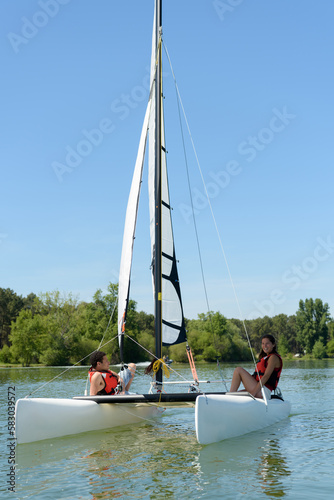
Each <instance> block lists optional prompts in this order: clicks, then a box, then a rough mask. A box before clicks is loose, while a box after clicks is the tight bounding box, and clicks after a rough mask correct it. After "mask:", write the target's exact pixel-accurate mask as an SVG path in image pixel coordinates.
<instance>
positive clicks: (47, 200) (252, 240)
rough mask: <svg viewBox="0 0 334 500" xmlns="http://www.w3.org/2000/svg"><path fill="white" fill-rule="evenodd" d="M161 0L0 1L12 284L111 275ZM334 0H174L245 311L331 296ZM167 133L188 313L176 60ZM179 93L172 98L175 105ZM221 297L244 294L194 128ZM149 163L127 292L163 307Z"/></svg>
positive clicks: (195, 267)
mask: <svg viewBox="0 0 334 500" xmlns="http://www.w3.org/2000/svg"><path fill="white" fill-rule="evenodd" d="M153 5H154V2H153V0H122V1H116V0H99V1H96V0H11V1H9V0H6V1H2V2H1V3H0V40H1V42H0V51H1V62H2V71H1V75H2V76H1V93H0V99H1V121H0V123H1V134H0V138H1V139H0V141H1V151H0V161H1V170H0V172H1V182H0V287H2V288H11V289H12V290H14V291H15V292H16V293H18V294H20V295H23V296H26V295H28V294H29V293H31V292H34V293H36V294H39V293H40V292H46V291H53V290H59V291H61V292H72V293H73V294H75V295H77V296H78V299H79V300H86V301H90V300H91V299H92V296H93V294H94V292H95V291H96V290H97V289H98V288H101V289H102V290H103V291H106V288H107V285H108V283H109V282H110V281H112V282H117V279H118V277H117V276H118V269H119V262H120V252H121V244H122V233H123V224H124V218H125V209H126V203H127V196H128V193H129V189H130V183H131V177H132V170H133V166H134V162H135V158H136V153H137V147H138V142H139V136H140V131H141V125H142V121H143V118H144V113H145V107H146V102H147V98H148V87H147V81H148V66H149V62H150V50H151V29H152V20H153ZM333 18H334V3H333V2H332V0H322V1H321V2H319V3H316V2H314V1H311V0H294V1H293V2H292V1H291V2H287V1H285V2H268V1H267V0H256V1H246V0H225V1H214V0H168V1H167V0H165V1H164V2H163V24H164V42H165V44H166V47H167V49H168V51H169V54H170V56H171V60H172V63H173V67H174V71H175V74H176V79H177V82H178V86H179V89H180V93H181V97H182V99H183V104H184V107H185V110H186V113H187V117H188V121H189V125H190V128H191V132H192V136H193V140H194V143H195V146H196V149H197V153H198V157H199V161H200V164H201V168H202V171H203V177H204V181H205V183H206V187H207V190H208V193H209V196H210V200H211V203H212V209H213V211H214V214H215V217H216V221H217V226H218V230H219V233H220V236H221V238H222V241H223V245H224V249H225V252H226V256H227V260H228V263H229V267H230V272H231V275H232V278H233V281H234V285H235V288H236V292H237V295H238V297H239V301H240V306H241V311H242V316H243V317H245V318H251V317H258V316H263V315H265V314H268V315H269V316H273V315H276V314H279V313H285V314H294V313H295V312H296V311H297V309H298V303H299V300H300V299H305V298H310V297H312V298H321V299H322V300H323V301H324V302H328V303H329V306H330V309H331V313H332V315H333V313H334V292H333V276H334V230H333V220H334V209H333V196H332V193H333V184H334V183H333V181H334V174H333V114H334V113H333V112H334V109H333V88H334V81H333V80H334V78H333V73H334V67H333V47H334V30H333V26H332V24H333ZM164 73H165V87H164V90H165V92H164V93H165V106H166V122H167V123H166V136H167V138H166V141H167V149H168V165H169V168H170V174H169V175H170V190H171V204H172V205H173V207H174V210H173V223H174V233H175V239H176V243H175V244H176V253H177V257H178V259H179V261H180V262H179V275H180V280H181V291H182V295H183V301H184V311H185V316H186V317H188V318H195V317H197V314H198V313H201V312H206V303H205V300H204V292H203V288H202V284H201V275H200V272H199V259H198V254H197V251H196V243H195V240H194V236H193V225H192V222H191V217H190V215H189V210H190V208H189V207H190V202H189V195H188V187H187V184H186V173H185V166H184V159H183V150H182V146H181V140H180V136H179V132H178V130H179V125H178V117H177V109H176V103H175V90H174V88H173V80H172V76H171V71H170V69H169V67H168V65H167V61H165V63H164ZM169 110H170V111H169ZM186 147H187V152H188V163H189V169H190V177H191V181H192V186H191V190H192V193H193V196H194V207H195V210H196V218H197V224H198V232H199V238H200V245H201V252H202V259H203V266H204V272H205V279H206V286H207V290H208V296H209V305H210V308H211V310H214V311H217V310H219V311H221V312H222V313H223V314H224V315H225V316H227V317H228V318H231V317H239V312H238V308H237V306H236V302H235V298H234V295H233V291H232V289H231V285H230V282H229V277H228V273H227V269H226V266H225V263H224V260H223V258H222V254H221V251H220V246H219V242H218V239H217V235H216V233H215V229H214V226H213V223H212V220H211V218H210V210H209V208H208V204H207V201H205V198H204V196H203V193H204V187H203V184H202V182H201V179H200V176H199V173H198V169H197V165H196V162H195V160H194V157H193V155H192V153H191V148H190V146H189V140H188V139H187V146H186ZM146 174H147V170H145V173H144V176H145V180H144V183H143V189H142V197H143V199H142V200H141V205H140V214H139V221H138V231H137V238H136V242H135V260H134V267H133V286H132V289H131V297H132V298H133V299H134V300H136V301H137V303H138V310H144V311H146V312H152V310H153V306H152V292H151V278H150V270H149V266H150V250H149V244H148V238H149V229H148V205H147V200H146V198H145V196H146V194H147V187H146V184H147V181H146Z"/></svg>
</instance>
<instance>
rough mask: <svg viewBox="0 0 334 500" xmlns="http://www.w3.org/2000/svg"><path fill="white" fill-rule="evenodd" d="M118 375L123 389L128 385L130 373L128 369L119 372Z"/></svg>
mask: <svg viewBox="0 0 334 500" xmlns="http://www.w3.org/2000/svg"><path fill="white" fill-rule="evenodd" d="M118 375H119V376H120V377H121V379H122V380H123V384H124V388H125V387H126V386H127V385H128V383H129V382H130V380H131V377H132V372H131V370H130V368H124V369H123V370H121V371H120V372H119V374H118Z"/></svg>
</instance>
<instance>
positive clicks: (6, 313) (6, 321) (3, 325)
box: [0, 288, 24, 348]
mask: <svg viewBox="0 0 334 500" xmlns="http://www.w3.org/2000/svg"><path fill="white" fill-rule="evenodd" d="M23 307H24V300H23V299H22V297H21V296H20V295H17V294H16V293H15V292H13V290H11V289H10V288H0V348H2V347H3V346H4V345H6V344H8V342H9V335H10V331H11V323H12V321H14V320H15V319H16V318H17V316H18V315H19V313H20V311H21V309H22V308H23Z"/></svg>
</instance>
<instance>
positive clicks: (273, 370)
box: [230, 335, 283, 399]
mask: <svg viewBox="0 0 334 500" xmlns="http://www.w3.org/2000/svg"><path fill="white" fill-rule="evenodd" d="M261 340H262V350H261V352H260V356H259V361H258V362H257V364H256V371H255V372H254V373H253V375H251V374H250V373H248V371H246V370H245V369H244V368H241V367H240V366H238V367H237V368H236V369H235V370H234V373H233V377H232V383H231V389H230V392H236V391H237V390H238V389H239V386H240V384H241V383H242V384H243V386H244V388H245V390H246V391H248V392H249V393H250V394H252V396H254V397H256V398H262V392H261V385H262V386H263V390H264V392H265V395H266V398H268V399H270V394H271V391H273V390H275V389H276V387H277V384H278V381H279V378H280V375H281V371H282V367H283V361H282V358H281V356H280V355H279V354H278V352H277V351H276V341H275V339H274V337H273V336H272V335H264V336H263V337H262V339H261ZM260 380H261V382H260Z"/></svg>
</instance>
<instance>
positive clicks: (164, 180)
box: [148, 15, 186, 345]
mask: <svg viewBox="0 0 334 500" xmlns="http://www.w3.org/2000/svg"><path fill="white" fill-rule="evenodd" d="M154 20H155V15H154ZM156 46H157V43H156V29H155V21H154V24H153V36H152V55H151V92H152V96H153V97H152V105H151V112H150V119H149V175H148V192H149V207H150V235H151V251H152V282H153V295H154V248H155V224H156V221H155V216H156V210H155V175H156V173H155V157H156V154H159V152H157V151H156V139H155V134H156V124H155V117H156V102H155V95H156V92H155V81H154V79H155V72H156V61H157V49H156ZM160 50H161V47H160ZM161 108H162V111H161V113H162V116H161V124H162V130H161V146H162V151H161V197H162V213H161V226H162V243H161V244H162V343H163V344H164V345H171V344H178V343H180V342H185V340H186V332H185V325H184V317H183V309H182V302H181V292H180V285H179V279H178V273H177V265H176V257H175V249H174V241H173V229H172V220H171V210H170V204H169V192H168V177H167V162H166V150H165V133H164V116H163V106H161Z"/></svg>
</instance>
